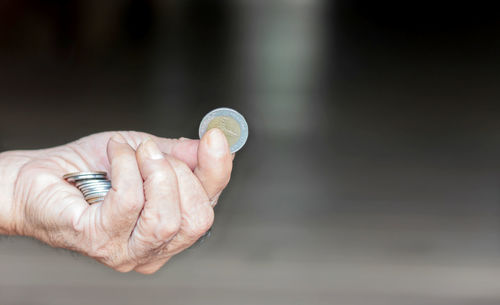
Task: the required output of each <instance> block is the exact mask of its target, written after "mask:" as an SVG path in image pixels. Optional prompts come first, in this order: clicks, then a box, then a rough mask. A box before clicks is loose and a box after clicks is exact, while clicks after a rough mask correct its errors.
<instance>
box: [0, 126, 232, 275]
mask: <svg viewBox="0 0 500 305" xmlns="http://www.w3.org/2000/svg"><path fill="white" fill-rule="evenodd" d="M114 134H119V135H121V136H122V137H124V138H125V139H127V142H128V143H129V146H135V147H137V145H138V143H142V141H143V140H145V139H146V138H152V139H154V140H153V141H154V142H155V143H157V145H158V146H160V147H161V150H162V151H163V152H165V151H168V152H171V154H167V155H166V156H165V159H167V160H166V161H167V164H168V165H169V166H170V167H171V170H172V174H173V178H174V179H171V178H172V177H170V178H169V177H164V178H161V179H165V178H168V179H167V180H168V181H169V182H168V183H173V181H177V183H176V185H175V186H174V185H172V186H171V188H170V189H171V190H174V189H175V190H176V191H177V193H178V195H177V196H178V199H176V200H178V202H181V203H182V206H180V207H179V208H180V209H181V210H180V215H179V216H178V217H179V221H180V222H181V223H180V224H179V230H185V231H186V232H180V231H178V232H177V233H175V234H172V236H169V239H168V240H163V241H162V240H160V239H161V238H159V237H162V236H167V234H168V233H167V232H168V231H165V233H164V232H161V236H159V235H155V234H156V233H158V232H156V231H157V229H162V230H163V226H164V225H165V223H166V222H169V223H168V224H170V227H172V228H173V229H168V230H170V231H175V230H174V227H173V225H172V224H171V223H170V221H171V219H170V215H167V216H165V215H162V214H161V213H162V211H161V209H160V210H158V211H156V209H154V210H144V208H143V207H144V205H143V206H142V208H141V207H139V206H137V207H138V212H137V213H138V215H136V216H134V218H133V219H132V218H130V219H128V220H127V219H126V218H127V216H126V215H127V213H126V211H125V209H124V208H120V206H121V204H120V202H121V200H123V199H127V198H129V197H127V198H123V196H124V195H123V194H125V193H126V191H128V190H130V189H131V188H134V189H135V188H137V191H138V192H140V193H138V194H137V196H138V197H141V198H142V199H141V200H142V202H143V203H144V201H145V200H147V199H148V198H147V194H148V192H155V194H154V196H155V198H159V199H158V200H160V202H159V203H160V204H163V201H164V200H174V199H168V198H171V197H163V196H164V195H163V194H162V193H161V192H169V188H163V187H160V188H157V187H155V186H154V184H150V182H147V181H146V182H145V181H144V178H146V177H145V176H143V175H141V176H138V177H136V179H135V180H136V181H135V182H134V183H133V184H130V185H129V186H127V187H126V188H125V189H121V188H117V187H116V180H115V179H112V180H114V181H115V183H114V184H115V185H114V186H115V188H114V189H111V190H110V193H108V195H107V197H106V199H105V201H104V203H103V202H101V203H97V204H94V205H92V206H88V205H87V203H86V202H85V201H84V199H83V197H81V194H79V192H78V190H77V189H76V188H74V187H73V186H72V185H70V184H68V183H67V182H66V181H65V180H63V179H62V174H64V173H65V172H66V171H67V170H71V169H72V168H74V167H76V168H77V169H83V168H84V165H85V164H86V165H87V168H88V169H89V170H99V169H102V168H108V172H110V171H109V169H110V168H111V164H110V161H109V157H108V154H106V147H107V145H108V142H109V139H110V137H111V136H112V135H114ZM202 142H203V140H202ZM198 143H199V142H198V141H197V140H196V141H195V140H184V141H180V140H177V139H175V140H168V139H161V138H157V137H154V136H152V135H148V134H143V133H137V132H130V133H128V132H107V133H101V134H97V135H92V136H89V137H85V138H82V139H80V140H77V141H75V142H72V143H70V144H69V145H63V146H60V147H57V148H52V149H46V150H43V151H33V153H27V152H20V153H19V155H23V154H25V155H29V159H28V160H26V162H25V163H22V164H21V163H20V165H19V167H18V168H19V170H18V172H17V174H16V176H15V180H16V182H15V183H14V182H13V186H14V185H15V187H13V188H12V189H10V188H9V189H8V190H9V191H11V192H12V193H13V194H12V197H13V199H14V198H15V201H19V204H16V205H15V206H13V207H12V209H14V208H15V209H16V211H20V212H21V213H20V214H19V215H18V216H16V217H19V218H20V219H19V220H16V225H21V224H22V225H23V227H20V228H19V229H18V230H20V231H21V230H23V231H24V232H23V233H25V234H26V235H29V236H33V237H36V238H38V239H40V240H42V241H44V242H46V243H49V244H52V245H54V246H56V247H64V248H67V249H74V250H77V251H78V252H81V253H84V254H86V255H88V256H90V257H92V258H94V259H96V260H97V261H99V262H101V263H103V264H105V265H107V266H110V267H112V268H114V269H115V270H119V271H122V272H126V271H130V270H133V269H135V270H136V271H138V272H141V273H148V274H149V273H153V272H154V271H156V270H158V269H159V268H160V267H161V266H162V265H163V264H164V263H165V262H166V261H168V259H170V258H171V257H172V256H173V255H175V254H177V253H179V252H181V251H183V250H184V249H186V248H187V247H189V246H190V245H191V244H192V243H193V242H195V240H196V237H199V236H201V235H202V234H203V233H204V230H205V229H207V228H208V226H209V225H210V224H211V223H212V221H213V210H212V208H211V207H210V206H209V201H208V196H207V194H206V192H205V185H203V183H202V182H200V180H199V176H197V175H195V174H194V173H193V168H191V166H188V165H187V164H186V163H185V162H190V163H189V164H191V162H192V161H193V162H194V166H198V164H197V161H196V160H197V158H198V156H197V154H200V152H199V151H198V150H199V147H200V146H199V144H198ZM201 147H206V143H205V145H204V146H203V145H202V146H201ZM201 153H202V154H210V151H207V150H205V151H203V152H201ZM0 157H2V155H0ZM137 158H138V156H135V158H130V159H126V160H123V162H124V163H123V164H119V165H118V173H123V174H125V175H126V174H127V171H129V170H133V164H135V163H136V162H137V161H138V160H137ZM227 158H228V159H231V156H230V155H228V157H227ZM180 160H183V161H180ZM212 161H213V162H216V163H217V162H221V160H220V159H219V158H217V156H213V158H212V157H211V156H209V155H208V156H206V157H204V158H203V162H205V163H207V162H212ZM141 162H142V161H141ZM144 162H146V163H147V162H152V160H144ZM173 163H175V168H174V166H173ZM151 164H152V163H151ZM151 164H149V165H148V166H151ZM91 165H92V166H91ZM205 165H206V164H205ZM136 166H137V165H136ZM194 166H193V167H194ZM214 167H217V166H216V165H214ZM16 168H17V167H16ZM151 170H153V172H154V170H155V168H154V167H152V168H151ZM210 170H211V167H210V166H208V167H207V166H205V167H204V168H203V171H210ZM141 174H142V173H141ZM204 174H205V175H206V177H213V178H217V177H214V176H213V175H211V174H212V173H210V172H205V173H204ZM214 174H216V175H229V173H228V172H223V173H220V172H216V173H214ZM148 175H149V173H148ZM139 177H140V178H141V179H139ZM151 177H153V176H151ZM0 178H1V177H0ZM219 178H220V177H219ZM12 179H13V180H14V177H13V178H12ZM155 179H158V177H157V178H155ZM161 179H160V180H161ZM180 179H182V180H183V182H182V183H180ZM139 180H140V181H139ZM146 180H147V179H146ZM223 180H226V179H225V178H224V177H222V179H212V180H206V181H205V183H212V186H211V189H219V188H220V187H221V186H220V185H217V183H220V181H223ZM155 181H156V182H157V183H162V182H161V181H159V180H155ZM139 184H140V185H139ZM120 187H121V186H120ZM139 189H140V190H139ZM118 190H119V191H118ZM122 193H123V194H122ZM162 198H163V199H162ZM107 203H109V204H111V205H109V206H107V208H106V209H103V207H105V206H106V204H107ZM177 204H179V203H177ZM133 205H135V203H132V204H131V205H130V206H131V207H132V206H133ZM122 207H123V206H122ZM172 208H174V207H172ZM118 209H119V210H122V211H123V213H122V214H123V215H120V217H123V218H118V219H117V218H116V217H117V215H118V214H115V213H116V212H117V211H118ZM135 210H137V209H135ZM135 210H134V211H135ZM9 211H10V210H9ZM15 213H17V212H15ZM24 213H26V215H24ZM134 213H135V212H134ZM176 213H179V212H176ZM188 213H189V214H192V215H186V214H188ZM141 215H142V216H144V217H142V216H141ZM165 217H167V218H165ZM140 219H143V220H144V221H146V222H148V223H149V222H150V224H149V225H148V223H145V226H144V228H145V229H143V231H144V232H143V231H141V232H140V234H137V235H134V232H135V231H137V230H136V229H137V228H138V227H139V222H140V221H142V220H140ZM26 222H30V223H26ZM125 226H126V228H125ZM181 228H182V229H181ZM127 230H129V232H126V231H127ZM137 233H139V232H138V231H137ZM169 235H170V234H169Z"/></svg>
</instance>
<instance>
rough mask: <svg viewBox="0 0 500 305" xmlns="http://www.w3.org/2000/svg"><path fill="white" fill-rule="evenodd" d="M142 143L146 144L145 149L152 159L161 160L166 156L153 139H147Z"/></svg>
mask: <svg viewBox="0 0 500 305" xmlns="http://www.w3.org/2000/svg"><path fill="white" fill-rule="evenodd" d="M142 145H143V146H144V151H145V152H146V155H147V156H148V157H149V158H150V159H153V160H159V159H163V158H165V157H164V156H163V153H162V152H161V150H160V149H159V148H158V145H156V143H155V142H154V141H153V140H151V139H147V140H146V141H144V142H143V143H142Z"/></svg>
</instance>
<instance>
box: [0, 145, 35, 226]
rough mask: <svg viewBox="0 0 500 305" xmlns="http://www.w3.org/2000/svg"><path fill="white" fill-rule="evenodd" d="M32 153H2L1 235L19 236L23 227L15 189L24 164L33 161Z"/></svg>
mask: <svg viewBox="0 0 500 305" xmlns="http://www.w3.org/2000/svg"><path fill="white" fill-rule="evenodd" d="M30 155H31V154H30V152H27V151H8V152H3V153H0V194H1V196H0V234H8V235H18V234H19V232H20V231H21V230H20V227H21V226H22V217H21V216H22V215H21V214H22V213H20V212H19V207H20V206H21V203H20V202H16V199H15V197H14V188H15V185H16V181H17V177H18V175H19V172H20V170H21V168H22V167H23V165H24V164H26V163H27V162H29V161H30V160H31V156H30Z"/></svg>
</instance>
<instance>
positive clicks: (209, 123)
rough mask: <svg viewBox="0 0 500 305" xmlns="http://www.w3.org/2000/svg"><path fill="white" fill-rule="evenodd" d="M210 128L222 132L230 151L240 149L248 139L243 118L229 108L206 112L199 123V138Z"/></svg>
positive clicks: (246, 126)
mask: <svg viewBox="0 0 500 305" xmlns="http://www.w3.org/2000/svg"><path fill="white" fill-rule="evenodd" d="M212 128H218V129H220V130H221V131H222V132H223V133H224V135H225V136H226V139H227V142H228V143H229V150H230V151H231V153H235V152H237V151H238V150H240V149H241V148H242V147H243V145H245V142H246V141H247V139H248V124H247V122H246V121H245V118H244V117H243V116H242V115H241V114H240V113H238V112H237V111H236V110H234V109H231V108H217V109H214V110H212V111H210V112H209V113H207V115H205V117H203V119H202V120H201V123H200V128H199V136H200V139H201V138H202V137H203V135H204V134H205V133H206V132H207V131H208V130H210V129H212Z"/></svg>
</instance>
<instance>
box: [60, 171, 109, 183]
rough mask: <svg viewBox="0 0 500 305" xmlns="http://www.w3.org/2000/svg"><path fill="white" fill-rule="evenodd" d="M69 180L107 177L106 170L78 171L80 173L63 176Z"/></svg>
mask: <svg viewBox="0 0 500 305" xmlns="http://www.w3.org/2000/svg"><path fill="white" fill-rule="evenodd" d="M63 179H65V180H66V181H68V182H76V181H80V180H87V179H106V173H105V172H78V173H69V174H66V175H64V176H63Z"/></svg>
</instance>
